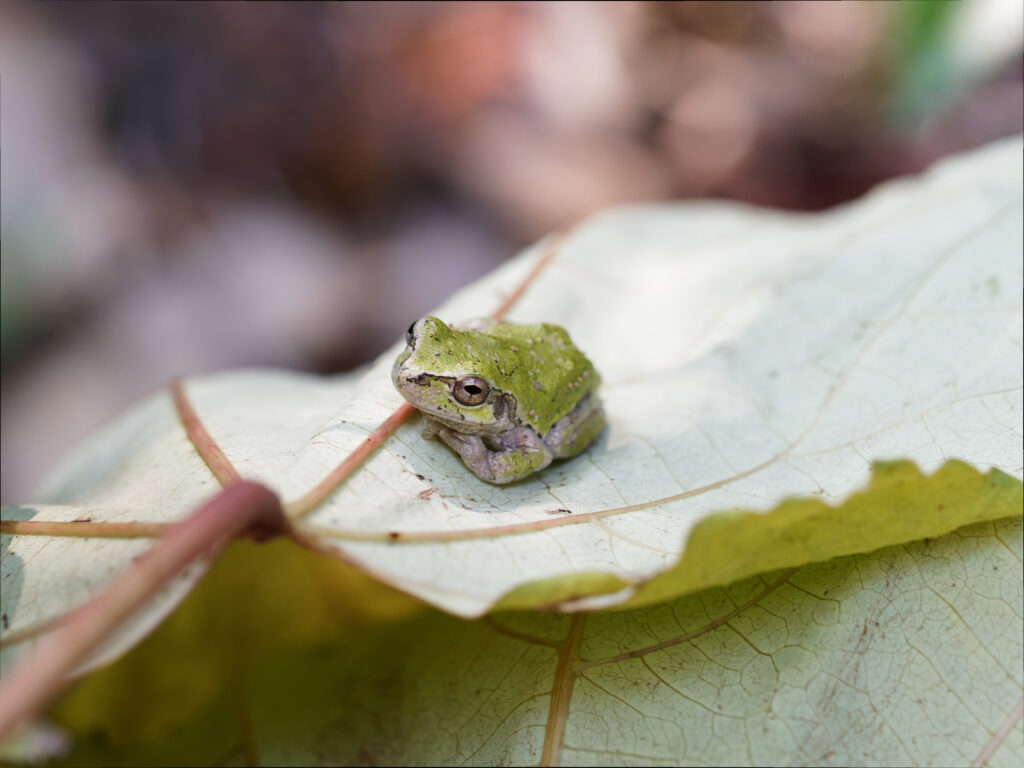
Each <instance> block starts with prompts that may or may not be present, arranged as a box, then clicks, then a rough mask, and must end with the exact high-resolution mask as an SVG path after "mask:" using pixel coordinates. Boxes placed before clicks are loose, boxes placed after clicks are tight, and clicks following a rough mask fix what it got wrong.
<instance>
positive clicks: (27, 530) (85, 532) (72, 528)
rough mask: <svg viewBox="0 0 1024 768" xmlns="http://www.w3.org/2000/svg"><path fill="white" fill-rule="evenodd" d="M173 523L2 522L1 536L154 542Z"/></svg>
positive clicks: (171, 526)
mask: <svg viewBox="0 0 1024 768" xmlns="http://www.w3.org/2000/svg"><path fill="white" fill-rule="evenodd" d="M173 527H174V524H173V523H92V522H82V523H76V522H73V521H67V520H0V533H8V534H11V535H19V536H78V537H82V538H90V539H92V538H100V539H153V538H156V537H157V536H163V535H164V534H165V533H167V531H169V530H170V529H171V528H173Z"/></svg>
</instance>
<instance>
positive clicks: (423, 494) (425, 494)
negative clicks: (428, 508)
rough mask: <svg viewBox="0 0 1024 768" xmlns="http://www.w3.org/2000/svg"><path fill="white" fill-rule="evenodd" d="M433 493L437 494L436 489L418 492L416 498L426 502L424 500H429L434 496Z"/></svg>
mask: <svg viewBox="0 0 1024 768" xmlns="http://www.w3.org/2000/svg"><path fill="white" fill-rule="evenodd" d="M435 493H437V488H433V487H431V488H425V489H424V490H422V491H420V492H419V493H417V494H416V495H417V496H418V497H419V498H421V499H423V500H424V501H426V500H427V499H429V498H430V497H431V496H433V495H434V494H435Z"/></svg>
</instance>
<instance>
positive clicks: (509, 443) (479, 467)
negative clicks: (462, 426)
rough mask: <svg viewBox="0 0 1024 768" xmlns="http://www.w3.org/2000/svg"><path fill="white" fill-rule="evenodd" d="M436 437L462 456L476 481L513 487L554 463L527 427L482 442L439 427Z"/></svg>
mask: <svg viewBox="0 0 1024 768" xmlns="http://www.w3.org/2000/svg"><path fill="white" fill-rule="evenodd" d="M434 434H435V435H436V436H437V437H438V438H440V439H441V440H443V441H444V442H445V444H447V445H448V447H449V448H451V449H452V450H453V451H455V452H456V453H457V454H459V456H461V457H462V460H463V461H464V462H465V463H466V466H467V467H469V468H470V469H471V470H473V473H474V474H475V475H476V476H477V477H479V478H480V479H481V480H486V481H487V482H488V483H498V484H503V483H511V482H513V481H514V480H520V479H522V478H524V477H526V476H527V475H529V474H532V473H533V472H536V471H537V470H538V469H543V468H544V467H546V466H547V465H548V464H550V463H551V452H550V451H549V450H548V449H547V447H546V446H545V445H544V443H543V442H542V441H541V440H540V438H539V437H537V435H536V433H534V432H533V430H531V429H527V428H525V427H517V428H516V429H513V430H510V431H509V432H506V433H505V434H503V435H500V436H496V437H487V438H483V437H480V436H479V435H467V434H464V433H462V432H454V431H452V430H451V429H448V428H447V427H445V426H441V425H437V426H436V427H435V429H434Z"/></svg>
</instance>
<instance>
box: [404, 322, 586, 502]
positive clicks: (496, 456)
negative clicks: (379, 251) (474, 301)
mask: <svg viewBox="0 0 1024 768" xmlns="http://www.w3.org/2000/svg"><path fill="white" fill-rule="evenodd" d="M405 340H406V347H405V349H404V350H403V351H402V353H401V354H400V355H399V356H398V359H397V360H396V361H395V365H394V367H393V368H392V370H391V379H392V381H393V382H394V384H395V388H396V389H398V391H399V392H400V393H401V394H402V397H404V398H405V399H406V400H408V401H409V402H410V403H412V404H413V405H414V406H415V407H416V408H418V409H419V410H420V411H422V412H423V414H424V416H426V418H427V429H426V431H425V432H424V435H425V436H426V437H437V438H440V439H441V440H443V441H444V442H445V443H446V444H447V445H448V446H449V447H450V448H451V449H452V450H454V451H455V452H456V453H458V454H459V455H460V456H461V457H462V460H463V461H464V462H466V466H468V467H469V468H470V469H471V470H473V472H474V473H475V474H476V476H477V477H479V478H480V479H481V480H486V481H487V482H489V483H511V482H513V481H515V480H520V479H522V478H524V477H526V476H527V475H530V474H532V473H534V472H536V471H537V470H539V469H543V468H544V467H546V466H547V465H548V464H550V463H551V461H552V460H553V459H566V458H569V457H570V456H575V455H576V454H577V453H580V452H581V451H582V450H584V449H585V448H586V447H587V446H588V445H590V443H592V442H593V441H594V439H595V438H596V437H597V436H598V435H599V434H600V432H601V430H602V429H604V425H605V418H604V412H603V411H602V410H601V401H600V400H599V399H598V396H597V387H598V384H600V381H601V377H600V376H598V374H597V371H595V370H594V366H593V365H591V364H590V361H589V360H587V358H586V357H585V356H584V354H583V353H582V352H580V351H579V349H577V348H576V346H575V345H574V344H573V343H572V341H571V340H570V339H569V334H568V333H566V332H565V329H564V328H561V327H560V326H557V325H551V324H549V323H536V324H532V325H518V324H514V323H504V322H498V321H494V320H480V321H474V322H473V323H469V324H467V326H466V327H463V328H451V327H449V326H448V325H446V324H445V323H444V322H443V321H441V320H439V319H438V318H436V317H424V318H423V319H421V320H417V321H416V322H415V323H413V324H412V325H411V326H409V331H408V333H406V337H405Z"/></svg>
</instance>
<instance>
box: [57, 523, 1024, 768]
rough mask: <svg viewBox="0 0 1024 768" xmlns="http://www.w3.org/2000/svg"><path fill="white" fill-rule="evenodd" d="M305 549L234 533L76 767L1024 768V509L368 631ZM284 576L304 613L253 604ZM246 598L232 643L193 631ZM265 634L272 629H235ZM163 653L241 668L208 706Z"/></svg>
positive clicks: (82, 747)
mask: <svg viewBox="0 0 1024 768" xmlns="http://www.w3.org/2000/svg"><path fill="white" fill-rule="evenodd" d="M242 550H244V551H242ZM290 550H291V551H289V545H286V544H285V543H278V544H275V545H273V546H272V547H271V548H270V550H269V551H266V552H263V553H260V552H259V551H258V548H256V547H254V546H253V545H243V546H242V547H241V548H240V549H239V548H236V550H235V551H234V552H233V553H231V555H229V557H228V558H227V560H226V561H225V562H222V563H219V564H218V565H217V566H216V568H215V569H214V571H213V573H211V577H210V580H209V581H204V583H203V584H202V585H201V586H200V588H199V589H197V590H196V591H195V592H194V593H193V594H192V595H190V596H189V598H188V599H187V600H186V602H185V604H184V605H183V608H182V611H180V612H177V613H176V614H175V615H174V616H173V617H172V618H171V619H170V620H169V621H168V622H167V623H166V624H165V625H164V626H162V627H161V628H160V629H159V630H158V631H157V632H156V633H155V634H154V635H152V636H151V637H150V638H148V639H147V640H146V641H145V642H144V643H143V644H142V645H140V646H139V647H138V648H136V649H135V650H134V651H133V652H132V653H130V654H129V655H128V656H126V657H125V658H124V659H123V660H122V661H121V662H119V663H118V664H116V665H114V666H111V667H108V668H107V669H105V670H101V671H99V672H96V673H93V674H92V675H90V676H89V677H87V678H85V679H84V680H83V681H82V682H81V683H80V684H79V685H78V686H77V687H76V689H74V690H73V692H72V693H71V694H70V695H69V696H68V697H66V698H65V700H64V702H63V703H62V704H61V706H60V707H59V708H58V709H57V711H56V715H57V719H58V722H60V723H61V724H62V725H63V726H65V727H67V728H70V729H71V730H72V732H73V733H74V734H75V735H77V736H78V737H79V739H78V742H77V746H76V749H75V751H74V752H73V753H72V754H71V755H70V757H69V758H68V761H67V764H69V765H85V764H106V765H113V764H124V765H142V764H168V763H169V762H179V761H180V762H189V763H203V764H209V763H218V764H226V765H240V764H246V763H248V764H255V763H259V764H262V765H281V764H291V765H296V764H302V765H307V764H309V765H536V764H538V763H541V764H558V763H561V764H563V765H663V764H664V765H935V766H943V765H968V764H972V763H974V762H975V761H977V762H978V763H979V764H984V765H988V766H992V767H993V768H996V767H999V768H1001V767H1002V766H1011V765H1012V766H1016V765H1019V764H1020V762H1021V760H1022V759H1024V745H1022V741H1021V738H1020V736H1021V731H1020V714H1021V713H1020V702H1021V691H1022V685H1024V673H1022V666H1024V649H1022V636H1021V635H1022V633H1021V626H1022V621H1024V619H1022V616H1024V588H1022V581H1021V578H1020V574H1021V565H1022V563H1021V558H1022V538H1021V520H1020V519H1019V518H1010V519H1004V520H1001V521H998V522H995V523H992V522H985V523H978V524H975V525H973V526H970V527H967V528H961V529H959V530H957V531H955V532H953V533H950V534H947V535H945V536H942V537H939V538H935V539H929V540H926V541H919V542H913V543H910V544H906V545H902V546H895V547H889V548H885V549H881V550H877V551H874V552H871V553H867V554H858V555H851V556H847V557H842V558H836V559H832V560H829V561H827V562H824V563H814V564H809V565H805V566H802V567H800V568H797V569H787V570H785V571H775V572H771V573H766V574H761V575H760V576H757V577H752V578H749V579H746V580H743V581H739V582H735V583H733V584H731V585H729V586H727V587H714V588H710V589H707V590H703V591H701V592H699V593H696V594H693V595H690V596H688V597H684V598H680V599H676V600H673V601H668V602H665V603H662V604H659V605H654V606H647V607H643V608H639V609H634V610H629V611H615V612H605V613H593V614H576V615H572V616H570V615H566V614H558V613H542V612H518V613H517V612H511V613H499V614H496V615H494V616H493V617H489V618H486V619H481V620H476V621H466V620H462V619H459V618H456V617H453V616H450V615H447V614H444V613H442V612H440V611H437V610H434V609H424V610H423V611H422V612H419V613H417V614H415V615H413V616H409V615H407V614H402V613H401V612H396V613H394V614H392V615H393V617H394V618H393V619H392V620H389V621H382V620H380V618H381V617H377V619H378V620H376V621H369V622H367V621H366V620H365V619H366V618H367V617H365V616H363V617H362V620H360V619H359V618H358V617H357V616H355V615H354V614H353V613H352V611H351V610H350V609H349V610H346V609H345V607H344V606H343V605H340V604H336V605H333V606H331V608H330V610H325V608H326V607H327V605H328V602H326V601H325V600H324V598H323V597H321V596H318V595H317V590H315V589H313V590H309V589H308V587H310V586H312V584H310V583H308V581H307V582H306V583H303V582H301V581H293V580H292V578H293V577H295V576H296V575H297V574H299V573H301V572H302V570H303V563H306V566H307V567H310V568H312V569H313V571H316V570H318V569H320V568H344V567H345V566H343V565H341V564H333V565H327V564H326V563H323V562H321V564H320V565H314V564H313V558H315V557H316V556H314V555H311V554H309V553H301V552H300V551H299V550H298V549H297V548H295V547H290ZM254 555H259V557H258V558H257V557H254ZM268 557H269V560H270V562H273V563H277V564H282V565H285V571H286V577H285V578H284V579H283V580H282V579H279V578H278V576H277V575H276V574H274V573H270V572H266V571H262V575H260V572H259V571H254V570H252V568H253V567H254V566H257V564H258V561H259V560H263V561H264V562H266V561H267V558H268ZM324 560H325V558H319V561H324ZM289 562H290V563H291V565H290V566H288V565H286V564H287V563H289ZM232 573H233V574H235V575H234V576H232V575H231V574H232ZM243 573H244V574H247V575H248V576H249V577H251V578H250V580H249V582H248V583H249V584H250V585H251V588H252V590H253V595H254V597H255V598H257V599H254V600H252V601H249V602H247V603H246V604H245V606H239V605H238V600H237V597H235V598H233V597H232V595H233V592H232V590H233V589H234V588H235V587H237V586H238V584H235V585H231V584H230V583H225V582H224V579H227V581H228V582H230V581H231V580H232V579H237V578H239V574H243ZM283 575H284V574H283ZM356 578H359V577H358V576H356ZM282 581H283V582H284V583H287V584H289V585H291V587H292V588H294V589H298V590H301V591H296V592H293V593H292V594H293V596H294V598H295V601H296V602H297V603H298V606H295V605H292V604H290V603H289V602H288V601H277V602H274V601H271V602H270V603H267V602H264V601H263V600H260V599H258V598H259V597H260V596H261V595H262V594H263V592H264V590H266V589H268V588H269V589H271V591H273V590H274V589H277V587H272V586H269V585H271V584H273V583H277V584H281V583H282ZM303 586H305V587H307V589H303ZM378 589H386V588H384V587H378ZM377 596H378V598H382V594H381V593H378V595H377ZM232 599H233V600H234V604H233V605H231V606H230V607H229V608H228V610H227V611H226V614H225V615H224V616H223V618H222V621H221V622H220V626H219V627H218V629H219V634H211V633H208V632H207V633H202V632H199V631H197V630H196V629H195V626H193V629H192V630H191V631H186V626H187V625H189V624H194V622H195V620H196V619H198V618H200V617H199V615H198V614H199V613H202V612H203V610H205V611H209V612H216V610H217V608H218V606H219V607H220V608H224V607H225V605H224V604H223V603H222V602H219V601H225V600H227V601H230V600H232ZM397 599H401V598H400V597H397ZM268 606H269V607H268ZM317 606H319V607H317ZM350 608H351V606H350ZM307 611H311V614H312V615H313V616H314V617H320V619H319V620H318V623H319V624H320V629H321V630H322V632H323V634H321V635H320V637H319V639H318V641H317V642H315V643H313V644H308V643H302V642H297V640H298V638H296V637H295V636H294V635H293V634H291V633H290V632H289V631H288V629H287V628H288V627H289V626H290V625H291V624H292V623H293V622H294V621H297V620H298V621H300V623H305V622H302V620H301V619H298V616H300V615H302V614H304V613H305V612H307ZM247 613H248V614H249V615H246V614H247ZM190 614H192V615H191V616H190ZM332 616H333V617H334V618H333V619H331V618H329V617H332ZM346 616H347V617H348V618H347V619H345V618H338V617H346ZM208 618H209V617H207V619H208ZM205 620H206V619H204V621H205ZM196 626H198V625H196ZM254 627H265V628H267V632H266V636H264V637H262V638H253V637H249V638H248V641H247V642H238V641H239V640H242V639H244V638H245V637H247V633H248V632H250V631H252V629H253V628H254ZM226 637H228V638H232V639H231V640H226V639H225V638H226ZM169 648H175V649H177V654H178V656H177V658H176V659H175V664H176V665H181V664H184V665H185V668H186V669H188V668H189V667H190V666H192V667H196V668H197V672H198V667H200V666H205V667H207V668H208V669H207V672H209V673H212V674H213V676H214V678H215V679H217V680H219V681H222V680H228V681H229V683H228V684H225V685H224V687H223V688H222V689H221V690H220V692H219V695H207V696H203V697H201V701H197V702H192V701H191V700H190V699H189V697H188V692H189V686H188V685H186V684H184V682H183V681H182V679H180V678H178V677H176V676H174V675H173V674H171V673H170V672H168V671H167V670H165V668H164V667H165V666H166V659H167V656H166V654H167V651H168V649H169ZM560 681H561V682H562V683H563V684H562V685H560V684H559V682H560ZM201 690H206V688H201Z"/></svg>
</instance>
